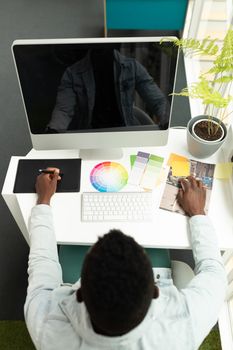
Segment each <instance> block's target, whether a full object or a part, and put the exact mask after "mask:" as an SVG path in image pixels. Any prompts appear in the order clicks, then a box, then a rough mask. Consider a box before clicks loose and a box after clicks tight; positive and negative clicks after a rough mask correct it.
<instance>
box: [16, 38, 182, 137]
mask: <svg viewBox="0 0 233 350" xmlns="http://www.w3.org/2000/svg"><path fill="white" fill-rule="evenodd" d="M14 54H15V59H16V65H17V69H18V73H19V78H20V82H21V87H22V92H23V97H24V102H25V106H26V111H27V116H28V120H29V125H30V129H31V132H32V133H33V134H43V133H73V132H88V131H91V132H98V131H103V130H111V131H114V130H116V131H119V130H127V131H130V130H139V129H143V130H150V129H151V130H153V129H167V127H168V125H169V118H170V105H171V96H170V94H171V93H172V91H173V85H174V79H175V69H176V60H177V48H175V47H173V45H172V43H169V42H163V43H162V44H159V43H153V42H144V43H138V42H137V43H91V44H83V43H82V44H80V43H79V44H37V45H17V46H15V47H14Z"/></svg>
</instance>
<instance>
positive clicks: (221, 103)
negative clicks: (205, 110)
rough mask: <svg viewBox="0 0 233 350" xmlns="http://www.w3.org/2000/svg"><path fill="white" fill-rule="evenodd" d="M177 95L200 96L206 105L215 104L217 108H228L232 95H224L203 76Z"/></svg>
mask: <svg viewBox="0 0 233 350" xmlns="http://www.w3.org/2000/svg"><path fill="white" fill-rule="evenodd" d="M174 95H176V96H189V97H191V98H199V99H201V100H202V103H203V104H204V105H213V106H214V107H216V108H226V107H227V106H228V105H229V103H230V101H232V100H233V97H232V96H228V97H223V96H222V95H221V93H220V92H219V91H217V90H214V88H213V87H212V86H211V83H210V82H209V81H208V80H206V79H205V78H203V77H202V78H201V79H200V81H198V82H197V83H193V84H191V86H190V88H184V89H183V90H181V91H180V92H179V93H174Z"/></svg>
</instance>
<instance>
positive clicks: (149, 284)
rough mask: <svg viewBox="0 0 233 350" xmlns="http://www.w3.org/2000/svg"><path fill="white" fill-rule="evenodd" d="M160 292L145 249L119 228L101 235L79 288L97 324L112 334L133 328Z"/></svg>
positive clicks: (86, 262)
mask: <svg viewBox="0 0 233 350" xmlns="http://www.w3.org/2000/svg"><path fill="white" fill-rule="evenodd" d="M157 296H158V289H157V287H155V286H154V279H153V272H152V266H151V263H150V260H149V258H148V256H147V255H146V253H145V251H144V249H143V248H142V247H141V246H140V245H138V244H137V243H136V242H135V241H134V239H133V238H131V237H129V236H126V235H124V234H123V233H122V232H120V231H118V230H111V231H110V232H109V233H108V234H106V235H104V236H103V237H102V238H99V240H98V241H97V243H96V244H95V245H94V246H93V247H92V248H91V250H90V251H89V253H88V254H87V255H86V258H85V260H84V263H83V267H82V273H81V289H79V290H78V292H77V300H78V301H80V302H81V301H84V303H85V305H86V307H87V310H88V312H89V315H90V318H91V320H92V323H93V326H94V328H95V329H96V330H97V331H99V332H100V333H103V334H106V335H110V336H111V335H112V336H114V335H115V336H116V335H121V334H124V333H127V332H129V331H130V330H131V329H133V328H134V327H136V326H137V325H138V324H139V323H140V322H141V321H142V320H143V319H144V317H145V315H146V313H147V311H148V308H149V306H150V303H151V300H152V298H154V297H157Z"/></svg>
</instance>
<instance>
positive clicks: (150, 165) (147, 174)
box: [140, 154, 163, 190]
mask: <svg viewBox="0 0 233 350" xmlns="http://www.w3.org/2000/svg"><path fill="white" fill-rule="evenodd" d="M162 165H163V158H162V157H158V156H156V155H153V154H151V155H150V157H149V159H148V162H147V165H146V168H145V171H144V174H143V176H142V179H141V181H140V186H141V187H142V188H144V189H147V190H152V189H153V188H155V185H156V181H157V179H158V177H159V176H160V172H161V168H162Z"/></svg>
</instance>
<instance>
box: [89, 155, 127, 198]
mask: <svg viewBox="0 0 233 350" xmlns="http://www.w3.org/2000/svg"><path fill="white" fill-rule="evenodd" d="M90 181H91V184H92V186H93V187H94V188H95V189H96V190H97V191H99V192H118V191H120V190H121V189H122V188H123V187H124V186H125V185H126V184H127V181H128V172H127V170H126V169H125V168H124V167H123V166H122V165H121V164H119V163H115V162H102V163H99V164H97V165H96V166H95V167H94V168H93V169H92V171H91V174H90Z"/></svg>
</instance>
